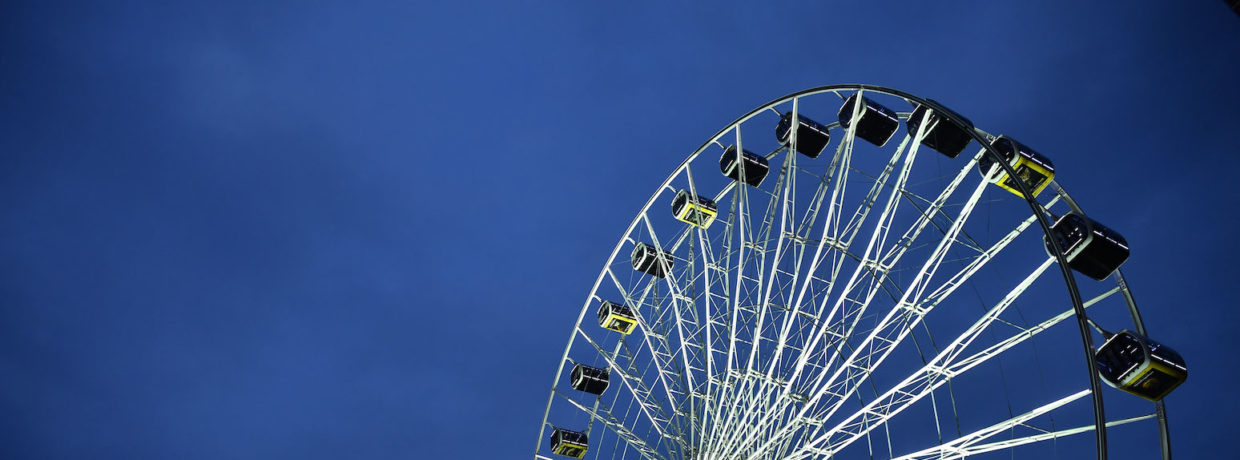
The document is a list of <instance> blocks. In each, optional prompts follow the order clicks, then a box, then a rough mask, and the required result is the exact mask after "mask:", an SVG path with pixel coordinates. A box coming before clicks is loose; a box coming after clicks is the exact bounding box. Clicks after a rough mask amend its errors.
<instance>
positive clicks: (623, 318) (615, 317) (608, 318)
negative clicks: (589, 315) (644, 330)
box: [598, 300, 637, 334]
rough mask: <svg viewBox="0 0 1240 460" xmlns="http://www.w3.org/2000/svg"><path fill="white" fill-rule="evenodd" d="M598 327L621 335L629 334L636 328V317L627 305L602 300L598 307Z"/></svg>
mask: <svg viewBox="0 0 1240 460" xmlns="http://www.w3.org/2000/svg"><path fill="white" fill-rule="evenodd" d="M598 325H599V326H603V327H604V328H606V329H611V330H613V331H616V332H619V333H621V334H629V333H631V332H633V328H635V327H637V316H636V315H634V314H633V309H631V308H629V307H628V306H627V305H624V304H618V303H615V302H612V301H608V300H604V301H603V302H602V303H600V304H599V306H598Z"/></svg>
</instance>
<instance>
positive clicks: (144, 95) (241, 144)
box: [0, 0, 1240, 459]
mask: <svg viewBox="0 0 1240 460" xmlns="http://www.w3.org/2000/svg"><path fill="white" fill-rule="evenodd" d="M99 3H103V5H100V4H99ZM172 3H173V2H151V3H149V4H147V3H141V2H96V3H91V4H87V3H82V4H74V2H37V3H23V2H16V3H14V2H6V3H5V4H4V6H3V7H0V211H2V214H0V215H2V216H3V218H0V261H2V263H0V414H2V416H0V458H5V459H61V458H108V459H111V458H117V459H166V458H183V459H251V458H252V459H267V458H304V459H313V458H375V459H380V458H528V455H529V451H530V449H531V448H532V447H533V444H534V439H533V438H534V436H535V434H536V433H537V431H538V423H539V420H540V417H541V414H542V409H543V404H545V402H546V400H545V397H546V389H547V387H548V385H549V384H550V381H551V378H552V376H553V375H554V372H555V365H556V359H557V358H558V357H559V354H560V352H561V350H562V348H563V346H564V342H565V341H566V340H567V338H568V333H569V331H570V328H571V326H572V323H573V320H574V319H575V318H576V313H577V308H578V307H579V306H580V305H581V302H582V300H583V298H584V296H585V295H586V294H587V293H588V289H589V287H590V286H591V284H592V282H593V280H594V277H595V276H596V275H597V273H598V270H599V269H600V268H601V264H602V263H603V262H604V261H605V258H606V256H607V254H608V251H609V250H610V249H611V247H612V245H613V244H614V243H615V240H616V238H618V237H619V236H620V234H621V232H622V230H623V229H624V226H625V225H627V223H628V222H629V221H630V219H632V217H633V214H634V213H635V212H637V211H638V210H639V209H640V207H641V204H642V203H644V202H645V200H646V199H647V197H648V196H649V195H650V193H651V192H652V191H653V190H654V187H655V186H656V185H657V184H658V183H659V182H660V181H661V180H662V179H663V178H664V177H665V176H666V174H667V173H668V172H670V171H671V170H672V168H674V166H675V165H676V164H678V163H679V162H680V161H681V159H682V158H683V157H684V156H685V155H686V154H688V153H689V152H691V151H692V150H693V149H694V148H696V147H697V146H698V145H699V144H701V143H702V142H703V141H704V140H705V139H707V138H708V137H709V136H710V135H711V134H713V133H714V132H716V131H717V130H718V129H719V128H721V127H722V126H724V125H725V124H726V123H728V122H730V121H731V120H733V119H734V118H736V117H737V116H739V115H741V114H743V113H745V112H747V111H748V110H750V109H752V108H754V107H756V106H758V105H760V104H762V103H764V102H766V101H768V100H771V99H774V98H776V97H778V96H781V95H784V94H786V93H790V92H793V91H796V90H800V89H804V88H808V87H812V86H818V85H822V84H828V83H849V82H852V83H872V84H880V85H885V86H890V87H894V88H899V89H903V90H906V91H910V92H912V93H914V94H918V95H922V96H926V97H932V98H935V99H937V100H939V101H941V102H943V103H945V104H947V105H949V106H951V107H952V108H954V109H955V110H957V111H959V112H961V113H963V114H965V115H966V116H968V117H969V118H971V119H972V120H973V121H974V122H975V123H977V124H978V126H980V127H983V128H986V129H988V130H991V131H992V132H1009V133H1019V138H1020V139H1021V140H1022V141H1024V142H1025V143H1027V144H1030V145H1036V146H1037V149H1038V150H1039V151H1041V152H1043V153H1046V154H1048V155H1049V156H1052V157H1053V159H1054V161H1055V164H1056V166H1057V167H1058V168H1059V169H1060V171H1061V172H1060V175H1059V177H1058V178H1059V179H1060V181H1061V182H1062V183H1064V184H1065V186H1066V187H1069V190H1070V191H1071V192H1072V193H1073V196H1074V197H1076V198H1077V199H1078V200H1079V201H1081V202H1082V204H1083V205H1084V206H1086V207H1087V208H1088V209H1090V212H1091V215H1093V216H1094V217H1095V218H1097V219H1099V220H1101V221H1104V222H1106V223H1107V225H1108V226H1110V227H1113V228H1116V229H1118V230H1120V231H1121V232H1123V233H1124V235H1125V236H1126V237H1127V239H1128V241H1129V242H1130V243H1131V244H1132V246H1133V257H1132V259H1130V261H1129V262H1128V264H1127V265H1126V266H1125V271H1126V273H1127V275H1128V277H1129V279H1130V281H1131V283H1132V285H1133V288H1134V291H1135V293H1136V295H1137V298H1138V300H1139V302H1140V304H1141V306H1142V310H1143V312H1144V314H1145V317H1146V320H1147V322H1148V323H1149V325H1150V329H1151V331H1152V335H1153V336H1155V337H1156V338H1158V339H1159V340H1161V341H1163V342H1165V343H1167V344H1168V345H1171V346H1173V347H1175V348H1177V349H1178V350H1180V351H1181V352H1182V354H1184V355H1185V357H1186V359H1187V360H1188V361H1189V365H1190V367H1191V373H1192V374H1191V377H1190V380H1189V381H1188V383H1186V384H1185V385H1184V386H1183V387H1181V388H1180V389H1179V390H1178V391H1177V392H1176V393H1174V394H1173V395H1172V396H1170V397H1169V398H1168V403H1169V407H1170V413H1171V415H1172V430H1173V432H1174V439H1175V447H1176V453H1177V454H1178V458H1182V459H1196V458H1221V457H1223V456H1225V455H1222V454H1218V452H1219V450H1220V449H1223V448H1230V447H1232V446H1234V445H1235V441H1234V436H1235V435H1236V433H1237V432H1236V429H1235V428H1234V423H1233V421H1232V420H1233V419H1234V418H1235V414H1237V413H1240V398H1238V397H1237V396H1236V393H1235V391H1236V390H1235V388H1236V381H1237V379H1240V359H1238V358H1237V356H1240V354H1237V353H1235V352H1234V350H1235V349H1236V348H1237V347H1240V340H1237V339H1236V334H1235V331H1236V329H1237V326H1238V321H1237V320H1240V309H1238V308H1237V302H1236V300H1235V298H1236V295H1235V292H1236V280H1237V279H1238V275H1240V273H1238V271H1240V270H1238V269H1237V266H1238V265H1237V263H1236V259H1237V258H1238V257H1240V245H1238V243H1237V239H1236V237H1235V235H1236V233H1237V230H1238V228H1237V227H1238V225H1237V222H1238V221H1240V220H1238V218H1237V210H1238V209H1240V192H1238V191H1237V188H1236V184H1237V180H1236V174H1237V171H1240V155H1237V154H1238V153H1240V148H1238V147H1237V143H1236V141H1235V137H1233V136H1234V135H1235V134H1236V133H1237V132H1240V131H1238V129H1240V110H1238V107H1240V85H1237V84H1236V82H1237V80H1238V78H1240V18H1237V17H1236V16H1235V15H1234V14H1233V13H1231V12H1230V11H1228V10H1227V8H1226V5H1224V4H1223V3H1222V2H1218V1H1216V0H1208V1H1206V0H1202V1H1178V2H1156V1H1137V2H1086V1H1045V2H983V1H960V2H916V3H914V2H905V3H897V2H817V3H821V4H823V5H829V6H810V5H808V4H809V3H811V2H796V3H792V2H778V3H770V2H744V3H719V4H712V5H710V6H709V8H701V7H688V6H683V5H680V6H673V5H666V4H664V2H658V3H655V2H651V3H647V4H639V5H634V4H630V3H627V2H618V3H617V2H612V3H609V4H606V5H600V4H598V2H567V1H555V2H535V3H538V5H539V6H537V7H530V6H517V5H516V4H517V3H525V2H492V3H467V2H438V3H439V4H438V5H429V4H427V5H422V4H417V3H415V2H390V3H386V4H378V3H369V2H367V3H365V4H353V3H354V2H338V3H335V4H330V3H328V2H232V1H224V2H194V3H190V4H179V5H174V4H172ZM253 3H261V5H257V6H256V5H252V4H253ZM427 3H429V2H427ZM585 3H589V4H588V5H587V4H585ZM880 3H881V4H880ZM928 3H933V4H928ZM999 3H1002V5H1000V4H999ZM1063 353H1067V354H1068V355H1067V356H1070V359H1080V355H1079V350H1078V349H1077V348H1076V347H1075V346H1073V347H1065V348H1064V350H1063ZM463 446H467V447H469V448H470V449H475V451H474V453H473V454H469V455H464V454H461V453H460V452H461V450H460V449H461V448H462V447H463ZM1216 454H1217V455H1216ZM1085 457H1086V455H1085V454H1082V456H1081V457H1080V458H1085ZM1149 458H1153V456H1151V457H1149Z"/></svg>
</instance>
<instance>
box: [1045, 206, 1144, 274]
mask: <svg viewBox="0 0 1240 460" xmlns="http://www.w3.org/2000/svg"><path fill="white" fill-rule="evenodd" d="M1051 235H1053V236H1054V237H1055V240H1056V241H1057V242H1058V243H1059V247H1060V249H1063V254H1064V258H1066V259H1068V266H1070V267H1072V269H1073V270H1076V271H1077V272H1080V273H1081V274H1082V275H1085V276H1088V277H1090V278H1093V279H1096V280H1099V281H1101V280H1104V279H1106V278H1107V277H1108V276H1111V273H1112V272H1114V271H1115V269H1117V268H1119V266H1120V265H1121V264H1123V263H1124V261H1125V260H1128V240H1125V239H1124V237H1123V235H1120V234H1119V233H1118V232H1116V231H1115V230H1111V229H1110V228H1107V227H1105V226H1103V225H1102V224H1099V223H1097V222H1095V221H1093V220H1092V219H1090V218H1088V217H1085V216H1081V215H1078V214H1076V213H1075V212H1071V213H1068V214H1064V215H1063V217H1060V218H1059V220H1056V221H1055V225H1052V226H1051ZM1043 243H1045V244H1046V253H1047V254H1051V255H1054V251H1053V249H1052V248H1051V242H1050V240H1049V239H1047V238H1046V237H1043Z"/></svg>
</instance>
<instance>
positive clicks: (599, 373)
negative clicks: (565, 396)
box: [569, 364, 608, 396]
mask: <svg viewBox="0 0 1240 460" xmlns="http://www.w3.org/2000/svg"><path fill="white" fill-rule="evenodd" d="M569 377H570V379H571V380H572V384H573V389H574V390H578V391H584V392H586V393H590V394H592V395H595V396H597V395H601V394H603V392H604V391H607V378H608V372H607V369H599V368H597V367H590V366H586V365H583V364H577V365H574V366H573V372H572V374H571V375H570V376H569Z"/></svg>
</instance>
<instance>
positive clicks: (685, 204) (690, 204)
mask: <svg viewBox="0 0 1240 460" xmlns="http://www.w3.org/2000/svg"><path fill="white" fill-rule="evenodd" d="M718 214H719V207H718V206H716V205H715V201H714V200H711V199H709V198H703V197H700V196H696V195H694V194H692V193H689V191H688V190H681V191H679V192H676V198H675V199H673V200H672V215H673V216H675V217H676V219H677V220H679V221H681V222H684V223H687V224H689V225H693V226H695V227H699V228H708V227H710V224H711V222H714V221H715V216H716V215H718Z"/></svg>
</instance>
